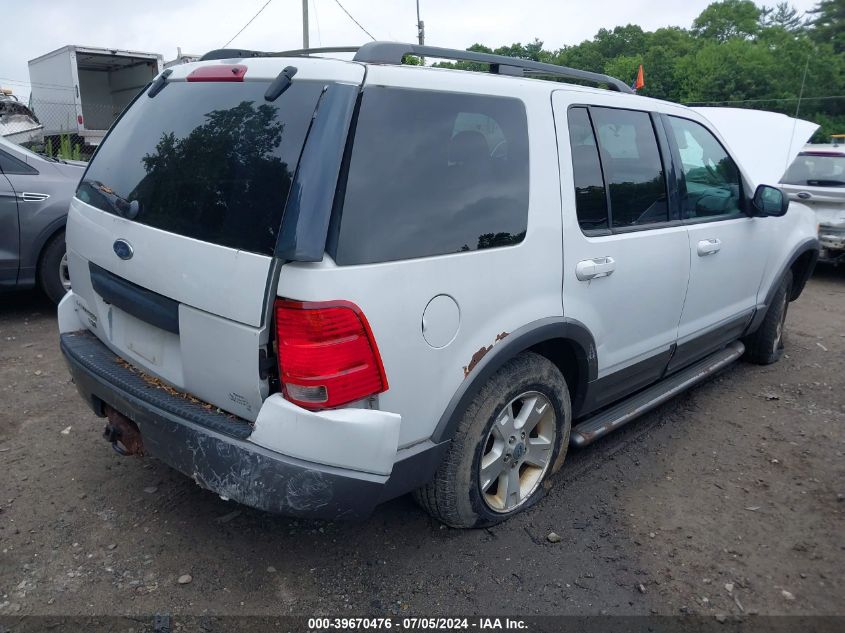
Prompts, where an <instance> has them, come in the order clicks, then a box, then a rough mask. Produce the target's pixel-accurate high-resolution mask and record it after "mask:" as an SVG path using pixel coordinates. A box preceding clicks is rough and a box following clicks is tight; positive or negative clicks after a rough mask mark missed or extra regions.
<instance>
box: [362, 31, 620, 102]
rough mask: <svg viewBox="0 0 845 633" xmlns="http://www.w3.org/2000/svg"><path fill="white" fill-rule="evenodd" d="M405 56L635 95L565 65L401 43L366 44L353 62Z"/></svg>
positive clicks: (395, 60) (611, 79)
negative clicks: (472, 64) (473, 64)
mask: <svg viewBox="0 0 845 633" xmlns="http://www.w3.org/2000/svg"><path fill="white" fill-rule="evenodd" d="M405 55H417V56H418V57H437V58H440V59H453V60H456V61H464V62H477V63H481V64H489V65H490V72H494V73H498V74H500V75H517V76H532V75H534V76H536V75H540V76H544V75H546V76H554V77H566V78H568V79H579V80H581V81H589V82H590V83H596V84H607V85H608V86H609V87H610V88H611V90H617V91H619V92H628V93H633V92H634V91H633V90H632V89H631V87H630V86H629V85H628V84H626V83H625V82H624V81H621V80H619V79H616V78H615V77H611V76H609V75H603V74H601V73H593V72H589V71H587V70H578V69H577V68H569V67H567V66H558V65H557V64H546V63H543V62H535V61H533V60H530V59H520V58H518V57H507V56H506V55H494V54H492V53H477V52H475V51H462V50H458V49H454V48H440V47H437V46H420V45H419V44H404V43H400V42H368V43H367V44H364V45H363V46H361V47H360V48H359V49H358V51H357V52H356V53H355V57H354V59H355V61H357V62H365V63H370V64H401V63H402V58H403V57H404V56H405Z"/></svg>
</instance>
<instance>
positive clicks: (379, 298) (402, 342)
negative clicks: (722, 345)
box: [278, 66, 562, 448]
mask: <svg viewBox="0 0 845 633" xmlns="http://www.w3.org/2000/svg"><path fill="white" fill-rule="evenodd" d="M422 73H426V77H425V79H426V81H425V83H424V85H425V87H426V89H432V90H446V91H452V92H469V93H482V94H491V95H501V96H507V97H512V96H514V95H515V94H519V95H520V98H521V99H522V100H523V102H524V103H525V107H526V113H527V117H528V132H529V139H530V143H529V161H530V176H529V179H530V200H529V210H528V229H527V233H526V237H525V239H524V241H523V242H521V243H520V244H518V245H515V246H509V247H502V248H492V249H486V250H479V251H473V252H468V253H455V254H450V255H442V256H435V257H426V258H420V259H412V260H406V261H399V262H387V263H378V264H366V265H357V266H342V267H341V266H336V265H335V264H334V262H332V261H331V259H330V258H329V257H328V256H326V257H325V258H324V260H323V261H322V262H318V263H314V264H303V263H298V264H288V265H286V266H284V267H283V269H282V271H281V275H280V279H279V285H278V295H279V296H283V297H287V298H291V299H296V300H303V301H327V300H333V299H345V300H349V301H352V302H354V303H356V304H357V305H358V306H359V307H360V308H361V309H362V310H363V312H364V314H365V315H366V317H367V319H368V320H369V322H370V325H371V327H372V329H373V333H374V335H375V338H376V341H377V344H378V346H379V350H380V352H381V356H382V360H383V362H384V367H385V371H386V374H387V380H388V383H389V389H388V391H386V392H385V393H383V394H381V395H380V396H379V398H378V408H379V409H381V410H383V411H390V412H393V413H398V414H400V415H401V416H402V427H401V431H400V437H399V446H400V448H403V447H407V446H409V445H412V444H415V443H417V442H419V441H422V440H425V439H427V438H428V437H430V436H431V434H432V432H433V430H434V428H435V426H436V425H437V422H438V421H439V418H440V416H441V415H442V413H443V412H444V410H445V409H446V407H447V405H448V403H449V401H450V399H451V398H452V396H453V395H454V394H455V392H456V390H457V389H458V387H459V386H460V385H461V384H462V383H463V382H464V381H465V380H471V379H472V378H473V374H472V368H473V366H474V363H473V358H474V357H475V358H479V357H480V356H483V355H484V354H485V353H486V351H487V349H488V348H491V347H492V346H494V345H496V344H497V342H498V340H501V338H502V337H503V336H507V334H508V333H510V332H512V331H514V330H515V329H517V328H518V327H521V326H523V325H526V324H528V323H531V322H532V321H535V320H537V319H541V318H544V317H549V316H560V315H561V314H562V306H561V270H562V260H561V216H560V187H559V176H558V167H557V148H556V142H555V133H554V121H553V118H552V112H551V103H550V100H549V89H548V88H543V87H542V86H538V85H537V84H538V83H539V82H533V85H532V82H531V81H530V80H528V81H526V80H516V79H513V78H507V79H504V78H498V77H488V76H478V75H474V74H470V73H449V72H438V71H436V70H430V71H420V70H418V71H408V70H407V69H402V68H397V67H380V66H370V67H369V70H368V77H367V82H368V83H370V84H378V85H392V86H400V87H408V88H415V89H419V88H420V85H421V82H420V76H421V75H422ZM517 81H519V82H520V83H522V84H523V86H521V87H520V88H523V87H524V90H522V89H520V90H515V89H514V82H517ZM365 89H366V88H365ZM444 294H445V295H448V296H450V297H452V298H453V299H454V300H455V302H456V303H457V304H458V306H459V310H460V325H459V327H458V331H457V334H456V335H455V338H454V339H453V340H452V341H451V342H450V343H449V344H447V345H446V346H445V347H441V348H437V349H436V348H433V347H431V346H429V345H428V343H426V341H425V339H424V337H423V333H422V316H423V312H424V310H425V308H426V306H427V304H428V303H429V301H431V299H432V298H434V297H436V296H437V295H444Z"/></svg>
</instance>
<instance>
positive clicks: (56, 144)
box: [0, 97, 120, 160]
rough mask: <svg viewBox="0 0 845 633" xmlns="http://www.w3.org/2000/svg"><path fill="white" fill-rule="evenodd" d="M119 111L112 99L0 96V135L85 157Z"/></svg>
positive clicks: (61, 154)
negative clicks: (24, 99) (76, 100)
mask: <svg viewBox="0 0 845 633" xmlns="http://www.w3.org/2000/svg"><path fill="white" fill-rule="evenodd" d="M119 115H120V111H119V109H116V108H115V106H114V105H113V104H111V103H109V104H101V103H88V102H85V103H83V104H82V105H81V106H80V105H78V104H76V103H74V102H62V101H47V100H38V99H30V101H29V103H28V104H24V103H22V102H20V101H17V100H16V99H14V98H8V97H7V98H4V99H0V135H2V136H3V137H4V138H6V139H7V140H9V141H11V142H13V143H17V144H19V145H23V146H24V147H28V148H29V149H32V150H34V151H36V152H39V153H43V154H46V155H48V156H55V157H57V158H63V159H72V160H88V159H90V157H91V155H92V154H93V153H94V150H95V149H96V146H97V145H98V144H99V142H100V141H101V140H102V138H103V136H104V135H105V132H106V130H108V128H109V127H110V126H111V124H112V123H113V122H114V121H115V120H116V119H117V117H118V116H119Z"/></svg>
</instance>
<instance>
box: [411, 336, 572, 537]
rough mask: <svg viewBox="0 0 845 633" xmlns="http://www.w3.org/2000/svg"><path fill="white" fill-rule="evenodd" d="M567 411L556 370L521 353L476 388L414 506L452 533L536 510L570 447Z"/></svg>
mask: <svg viewBox="0 0 845 633" xmlns="http://www.w3.org/2000/svg"><path fill="white" fill-rule="evenodd" d="M571 418H572V407H571V404H570V399H569V390H568V388H567V386H566V381H565V380H564V378H563V375H562V374H561V373H560V370H558V368H557V367H556V366H555V365H554V364H553V363H552V362H551V361H549V360H548V359H546V358H545V357H543V356H540V355H539V354H535V353H532V352H526V353H523V354H520V355H519V356H517V357H516V358H514V359H512V360H511V361H509V362H508V363H506V364H505V365H504V366H503V367H502V368H501V369H500V370H499V371H497V372H496V373H495V374H494V375H493V376H492V377H491V378H490V380H488V381H487V383H486V384H485V385H484V386H483V387H482V388H481V390H480V391H479V393H478V394H477V395H476V396H475V398H474V399H473V400H472V402H471V404H470V405H469V407H468V408H467V410H466V412H465V413H464V414H463V416H462V417H461V419H460V421H459V422H458V428H457V431H456V433H455V437H454V438H453V440H452V443H451V445H450V447H449V449H448V452H447V453H446V456H445V457H444V459H443V463H442V464H441V465H440V467H439V468H438V470H437V473H436V475H435V477H434V480H433V481H432V482H430V483H429V484H427V485H426V486H424V487H422V488H420V489H419V490H417V491H416V492H415V498H416V500H417V502H418V503H419V504H420V505H421V506H422V507H423V508H424V509H425V510H426V511H427V512H428V513H429V514H431V515H432V516H434V517H435V518H437V519H439V520H440V521H442V522H443V523H445V524H447V525H449V526H452V527H460V528H467V527H485V526H489V525H493V524H495V523H499V522H501V521H504V520H505V519H507V518H508V517H510V516H512V515H514V514H516V513H517V512H521V511H522V510H525V509H526V508H529V507H531V506H532V505H534V504H535V503H536V502H537V501H538V500H539V499H540V498H541V497H542V496H543V493H544V492H545V490H546V489H547V488H548V487H549V486H550V485H551V482H550V477H551V475H552V474H554V473H555V472H556V471H557V470H558V469H559V468H560V466H561V465H562V464H563V460H564V457H565V455H566V449H567V447H568V445H569V432H570V425H571Z"/></svg>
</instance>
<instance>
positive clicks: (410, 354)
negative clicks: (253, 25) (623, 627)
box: [59, 42, 818, 527]
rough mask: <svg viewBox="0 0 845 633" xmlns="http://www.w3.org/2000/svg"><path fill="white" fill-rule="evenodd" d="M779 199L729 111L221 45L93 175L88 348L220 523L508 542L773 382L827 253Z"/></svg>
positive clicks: (81, 369) (511, 63)
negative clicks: (212, 499) (577, 453)
mask: <svg viewBox="0 0 845 633" xmlns="http://www.w3.org/2000/svg"><path fill="white" fill-rule="evenodd" d="M310 53H313V51H310ZM405 54H416V55H423V56H425V57H429V58H431V57H440V58H452V59H463V60H469V61H473V62H480V63H486V64H488V65H489V66H490V69H491V72H490V73H470V72H463V71H457V70H448V69H440V68H426V67H418V66H403V65H401V60H402V57H403V56H404V55H405ZM533 74H539V75H546V76H553V77H556V78H558V79H577V80H581V81H591V82H595V83H599V84H603V85H606V86H609V87H610V88H611V89H600V88H589V87H583V86H579V85H574V84H571V83H562V82H559V81H543V80H537V79H532V78H526V76H527V75H533ZM775 178H777V176H776V177H775ZM757 184H759V183H754V182H753V181H751V180H750V179H749V178H748V177H747V176H746V172H745V171H744V170H743V167H742V166H741V165H737V164H736V163H735V162H734V160H732V158H731V154H730V150H729V149H728V145H727V143H726V142H725V140H724V139H722V138H721V137H720V135H719V133H718V132H717V131H716V130H715V129H714V128H713V126H712V125H711V124H710V123H709V122H708V120H707V119H705V118H704V117H703V116H702V115H700V114H699V113H697V112H695V111H693V110H690V109H688V108H685V107H682V106H680V105H675V104H672V103H666V102H662V101H657V100H653V99H647V98H644V97H639V96H636V95H634V94H630V89H628V87H627V86H626V85H625V84H624V83H623V82H621V81H619V80H616V79H613V78H610V77H606V76H604V75H595V74H592V73H586V72H582V71H579V70H574V69H569V68H563V67H559V66H552V65H548V64H540V63H537V62H530V61H524V60H519V59H512V58H507V57H500V56H496V55H486V54H481V53H472V52H467V51H457V50H447V49H439V48H434V47H419V46H415V45H406V44H396V43H382V42H376V43H371V44H367V45H365V46H363V47H361V48H360V49H357V52H356V53H355V57H354V59H353V60H352V61H343V60H339V59H321V58H314V57H312V56H309V54H308V53H302V52H291V53H272V54H268V53H256V52H249V51H237V52H235V51H225V50H224V51H216V52H213V53H210V54H208V55H206V56H205V57H204V59H203V61H200V62H197V63H193V64H185V65H181V66H177V67H174V68H172V69H168V70H166V71H164V72H163V73H162V74H161V75H160V76H159V77H158V78H157V79H156V80H155V81H154V82H153V83H152V85H151V86H150V87H149V89H147V90H145V91H144V92H142V93H141V95H140V96H138V98H137V99H136V101H135V102H134V103H133V104H132V105H131V106H130V107H129V108H128V109H127V110H126V111H125V112H124V114H123V115H122V117H121V119H120V120H119V121H118V122H117V123H116V125H115V126H114V127H113V128H112V130H111V131H110V132H109V134H108V136H107V138H106V139H105V141H104V142H103V144H102V146H101V147H100V148H99V150H98V151H97V154H96V156H95V157H94V158H93V160H92V162H91V164H90V167H89V168H88V171H87V173H86V174H85V176H84V178H83V180H82V183H81V184H80V187H79V190H78V191H77V195H76V198H75V199H74V201H73V204H72V207H71V210H70V216H69V219H68V224H67V245H68V256H69V263H70V275H71V279H72V282H73V290H72V292H71V293H69V294H68V295H67V296H66V298H65V299H64V300H63V301H62V302H61V305H60V306H59V329H60V331H61V348H62V350H63V352H64V354H65V356H66V358H67V361H68V364H69V367H70V371H71V373H72V375H73V378H74V380H75V382H76V385H77V387H78V389H79V391H80V393H81V394H82V396H83V397H84V398H85V400H86V401H87V402H88V403H89V404H90V405H91V407H92V408H93V409H94V411H95V412H96V413H97V414H99V415H101V416H108V418H109V422H108V424H107V427H106V432H105V434H106V436H107V438H108V439H109V440H110V441H111V442H112V443H113V445H114V447H115V449H116V450H118V452H121V453H140V452H143V453H145V454H149V455H152V456H154V457H157V458H159V459H160V460H163V461H164V462H166V463H168V464H170V465H171V466H172V467H174V468H176V469H178V470H180V471H181V472H183V473H184V474H186V475H187V476H189V477H192V478H193V479H194V480H195V481H196V482H197V483H198V484H200V485H201V486H203V487H205V488H208V489H210V490H212V491H214V492H215V493H217V494H219V495H220V496H222V497H224V498H227V499H232V500H235V501H238V502H241V503H244V504H247V505H250V506H254V507H257V508H262V509H265V510H269V511H273V512H280V513H286V514H291V515H304V516H311V517H328V518H341V517H343V518H353V517H363V516H367V515H368V514H369V513H370V512H371V511H372V509H373V508H374V507H375V506H376V505H377V504H379V503H381V502H383V501H385V500H388V499H391V498H393V497H396V496H398V495H401V494H404V493H407V492H410V491H415V495H416V498H417V499H418V501H419V502H420V503H421V505H422V506H423V507H424V508H426V509H427V510H428V511H429V512H431V513H432V514H433V515H434V516H435V517H437V518H438V519H440V520H441V521H443V522H444V523H446V524H448V525H451V526H457V527H476V526H485V525H491V524H493V523H496V522H498V521H501V520H503V519H505V518H507V517H509V516H511V515H513V514H514V513H516V512H519V511H521V510H524V509H525V508H527V507H529V506H531V505H532V504H534V503H535V502H536V501H537V500H538V499H539V498H540V497H541V496H542V494H543V492H544V491H545V490H546V489H547V487H548V485H550V484H551V482H552V475H553V473H554V472H555V471H556V470H558V468H560V466H561V464H562V463H563V461H564V457H565V455H566V453H567V448H568V447H569V446H570V444H572V445H574V446H583V445H586V444H589V443H590V442H592V441H593V440H595V439H596V438H598V437H600V436H602V435H604V434H605V433H607V432H609V431H610V430H612V429H614V428H616V427H618V426H620V425H621V424H623V423H625V422H627V421H629V420H630V419H632V418H634V417H635V416H637V415H639V414H641V413H643V412H644V411H647V410H649V409H650V408H653V407H654V406H656V405H657V404H659V403H661V402H664V401H665V400H667V399H668V398H670V397H671V396H673V395H674V394H677V393H679V392H680V391H681V390H683V389H685V388H687V387H689V386H690V385H692V384H694V383H696V382H697V381H699V380H701V379H702V378H705V377H707V376H709V375H712V374H713V373H714V372H716V371H717V370H719V369H721V368H722V367H724V366H726V365H727V364H729V363H730V362H732V361H734V360H735V359H737V358H739V357H740V356H741V355H743V354H745V355H746V357H747V358H749V359H750V360H752V361H754V362H758V363H771V362H774V361H775V360H777V359H778V357H779V356H780V354H781V349H782V333H783V323H784V319H785V316H786V311H787V305H788V302H790V301H793V300H795V299H796V298H797V297H798V295H799V294H800V293H801V290H802V288H803V287H804V283H805V281H806V280H807V277H808V276H809V274H810V273H811V271H812V268H813V265H814V264H815V260H816V257H817V253H818V240H817V237H816V225H815V219H814V217H813V214H812V212H810V211H809V210H808V209H807V208H806V207H804V206H802V205H800V204H792V205H791V206H790V207H789V209H788V211H787V205H788V201H787V199H786V197H785V196H784V195H783V193H782V192H781V190H780V189H777V188H775V187H771V186H767V185H765V184H760V186H757ZM755 187H756V189H755Z"/></svg>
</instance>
